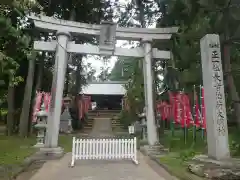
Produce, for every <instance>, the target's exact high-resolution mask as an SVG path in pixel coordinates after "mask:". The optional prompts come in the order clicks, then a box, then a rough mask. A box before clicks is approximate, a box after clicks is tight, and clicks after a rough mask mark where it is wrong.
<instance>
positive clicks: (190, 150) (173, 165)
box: [160, 129, 206, 180]
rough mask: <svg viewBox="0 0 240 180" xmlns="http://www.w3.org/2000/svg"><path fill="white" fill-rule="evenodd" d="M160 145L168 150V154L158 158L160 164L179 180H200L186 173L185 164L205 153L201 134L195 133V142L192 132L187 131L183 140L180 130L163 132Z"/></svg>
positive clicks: (204, 142)
mask: <svg viewBox="0 0 240 180" xmlns="http://www.w3.org/2000/svg"><path fill="white" fill-rule="evenodd" d="M160 142H161V144H163V145H164V146H165V147H166V148H168V149H169V151H170V153H169V154H167V155H166V156H163V157H161V158H160V163H161V164H163V165H164V166H165V167H167V169H168V170H169V171H170V172H171V174H173V175H174V176H176V177H177V178H179V179H180V180H193V179H194V180H201V179H202V178H200V177H198V176H195V175H193V174H191V173H190V172H188V171H187V162H188V161H189V160H190V159H192V158H193V157H194V156H195V155H197V154H202V153H205V152H206V140H205V139H202V132H201V131H197V132H196V141H194V138H193V130H192V129H188V133H187V136H186V138H185V136H184V132H183V130H182V129H178V130H175V131H174V136H173V135H172V132H171V131H165V132H164V135H162V137H161V138H160Z"/></svg>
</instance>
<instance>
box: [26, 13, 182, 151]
mask: <svg viewBox="0 0 240 180" xmlns="http://www.w3.org/2000/svg"><path fill="white" fill-rule="evenodd" d="M29 19H32V20H34V24H35V27H36V28H38V29H41V30H44V31H48V32H57V41H52V42H43V41H35V42H34V49H35V50H37V51H51V52H52V51H56V55H55V56H56V58H55V68H57V70H56V69H55V78H56V81H55V82H54V83H53V87H54V88H52V97H53V104H52V106H51V107H52V108H50V116H49V121H48V123H49V126H48V138H47V139H48V141H47V144H46V146H47V147H49V148H56V147H57V146H58V131H59V121H60V113H61V111H60V109H61V101H62V94H63V92H62V91H63V83H64V77H65V71H66V63H67V60H68V59H67V53H77V54H91V55H113V56H125V57H140V58H144V63H143V64H144V66H145V68H143V69H144V72H143V73H144V74H145V75H146V76H144V85H145V86H146V89H147V90H148V91H147V92H146V102H145V104H146V118H147V132H148V143H149V145H154V144H155V143H157V139H158V138H157V132H156V126H155V115H154V105H153V91H152V89H153V77H152V59H153V58H156V59H164V60H166V59H170V52H169V51H161V50H158V49H155V48H152V45H151V42H152V41H153V40H169V39H170V38H171V36H172V34H173V33H176V32H177V31H178V27H171V28H156V29H147V28H121V27H117V26H116V25H115V24H113V23H104V24H103V25H93V24H85V23H78V22H73V21H64V20H59V19H55V18H52V17H47V16H40V17H39V16H38V17H36V16H29ZM70 34H71V35H72V36H80V35H88V36H89V35H90V36H95V37H97V38H99V36H100V38H99V39H100V44H99V45H100V46H93V45H86V44H85V45H83V44H75V43H74V42H72V41H69V38H70ZM103 36H106V37H103ZM116 40H133V41H134V40H135V41H136V40H137V41H142V42H143V47H136V48H133V49H126V48H119V47H115V41H116ZM113 44H114V45H113Z"/></svg>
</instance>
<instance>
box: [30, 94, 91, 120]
mask: <svg viewBox="0 0 240 180" xmlns="http://www.w3.org/2000/svg"><path fill="white" fill-rule="evenodd" d="M77 98H78V99H77V100H78V118H79V120H81V119H82V118H83V116H84V114H86V113H87V112H88V110H89V108H90V105H91V97H90V96H85V95H82V96H79V97H77ZM42 103H44V106H45V110H46V111H47V112H48V111H49V108H50V104H51V94H50V93H46V92H37V93H36V100H35V104H34V108H33V117H32V122H34V123H35V122H36V121H37V116H36V114H37V112H38V111H40V109H41V105H42ZM63 110H64V102H63V104H62V112H63Z"/></svg>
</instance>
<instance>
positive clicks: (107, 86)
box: [81, 81, 126, 110]
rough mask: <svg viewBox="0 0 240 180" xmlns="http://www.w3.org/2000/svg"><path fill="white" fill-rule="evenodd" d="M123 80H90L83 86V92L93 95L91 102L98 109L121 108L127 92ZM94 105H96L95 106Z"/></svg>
mask: <svg viewBox="0 0 240 180" xmlns="http://www.w3.org/2000/svg"><path fill="white" fill-rule="evenodd" d="M125 83H126V82H121V81H103V82H90V83H89V84H88V85H87V86H86V87H83V90H82V92H81V94H84V95H87V96H90V97H91V103H92V104H95V105H96V107H93V109H97V110H121V109H122V99H123V96H124V95H125V93H126V90H125V89H124V85H125ZM95 105H94V106H95Z"/></svg>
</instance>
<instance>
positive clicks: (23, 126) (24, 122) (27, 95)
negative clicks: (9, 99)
mask: <svg viewBox="0 0 240 180" xmlns="http://www.w3.org/2000/svg"><path fill="white" fill-rule="evenodd" d="M35 58H36V56H35V55H33V56H32V57H31V59H29V60H28V76H27V82H26V85H25V92H24V99H23V105H22V112H21V116H20V124H19V135H20V136H22V137H26V136H27V135H28V125H29V112H30V108H31V107H30V105H31V97H32V88H33V79H34V69H35Z"/></svg>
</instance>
